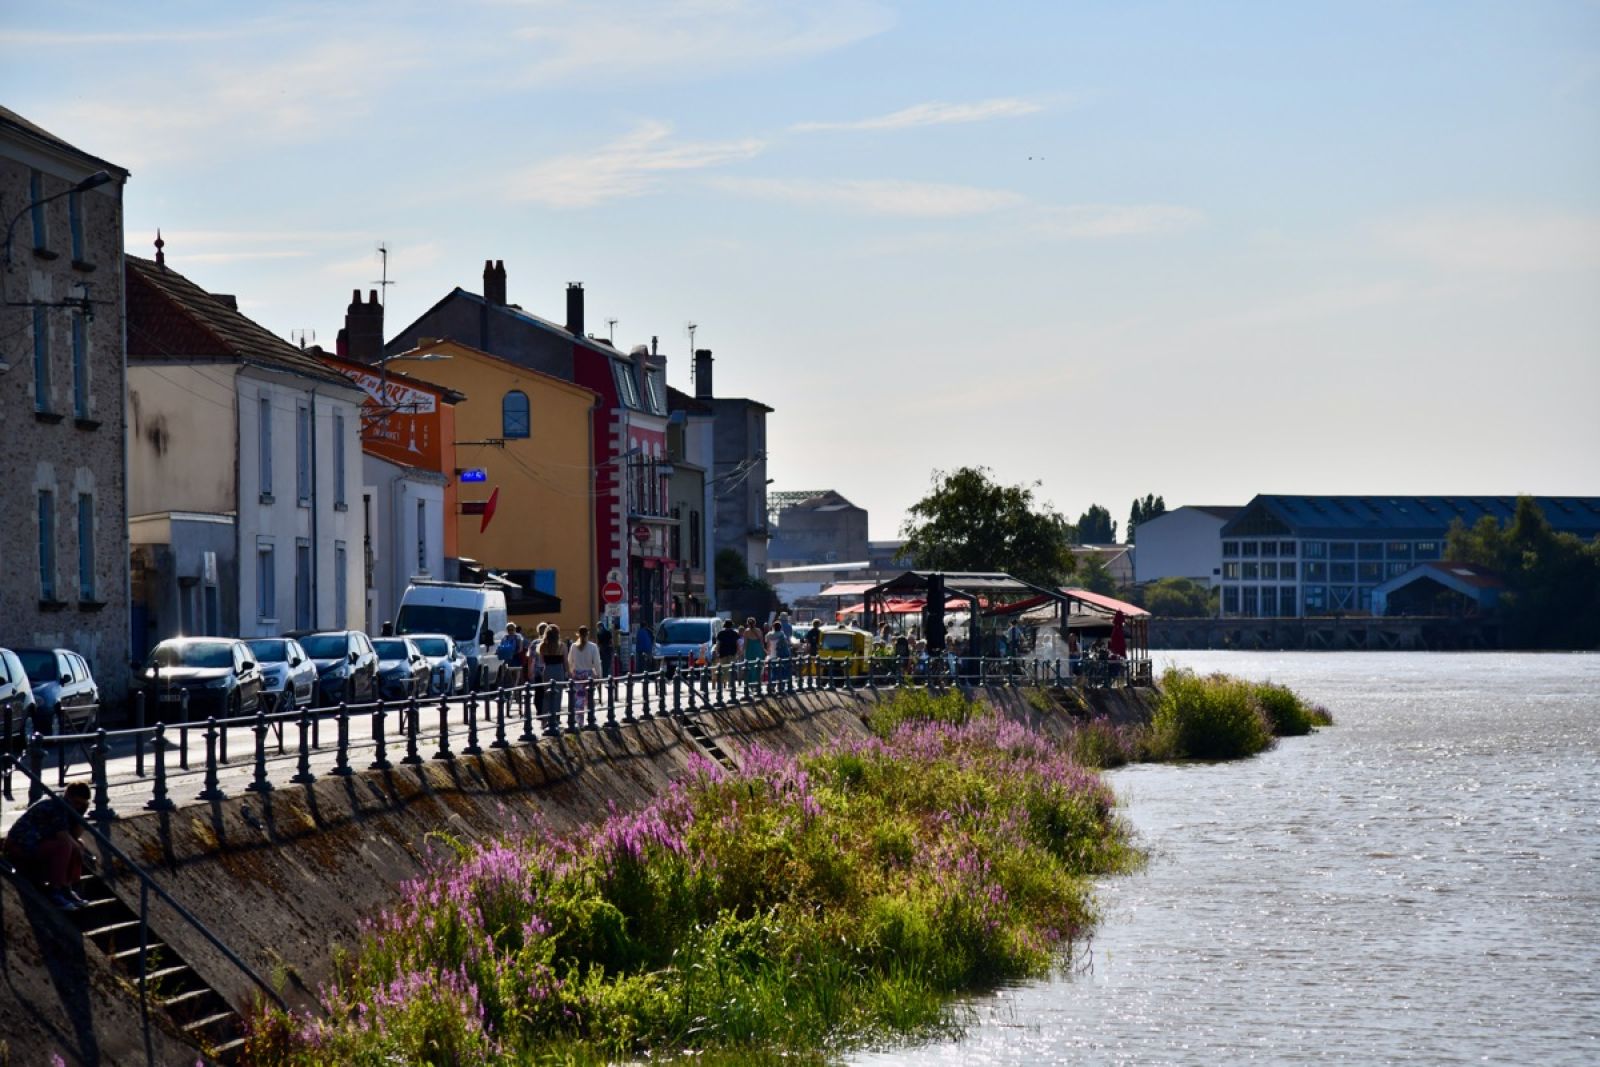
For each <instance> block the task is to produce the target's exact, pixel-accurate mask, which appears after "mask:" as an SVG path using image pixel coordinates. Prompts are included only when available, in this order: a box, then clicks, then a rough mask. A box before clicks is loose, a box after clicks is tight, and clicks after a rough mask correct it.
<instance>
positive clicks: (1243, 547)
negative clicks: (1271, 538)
mask: <svg viewBox="0 0 1600 1067" xmlns="http://www.w3.org/2000/svg"><path fill="white" fill-rule="evenodd" d="M1260 551H1261V545H1260V543H1259V542H1256V541H1244V542H1242V543H1241V544H1240V545H1239V554H1240V555H1242V556H1254V555H1257V554H1259V553H1260Z"/></svg>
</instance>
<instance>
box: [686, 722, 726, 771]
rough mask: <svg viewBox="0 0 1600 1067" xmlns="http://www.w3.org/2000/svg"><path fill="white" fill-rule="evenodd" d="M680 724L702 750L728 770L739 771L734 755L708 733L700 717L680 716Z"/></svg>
mask: <svg viewBox="0 0 1600 1067" xmlns="http://www.w3.org/2000/svg"><path fill="white" fill-rule="evenodd" d="M678 724H679V725H680V726H682V727H683V732H684V733H686V734H688V735H689V740H690V741H693V742H694V744H695V747H696V748H698V749H699V750H700V751H702V752H704V753H705V754H706V755H708V756H710V757H711V758H712V759H714V760H716V761H717V762H718V763H720V764H722V766H723V767H724V768H725V769H726V770H730V771H737V770H738V769H739V767H738V765H737V764H735V763H734V762H733V757H731V756H729V755H728V753H727V752H726V751H725V750H724V749H723V748H722V746H721V745H719V744H717V743H716V741H715V740H713V739H712V737H711V735H710V734H708V733H706V731H705V727H703V726H701V725H700V720H699V719H698V718H696V717H695V716H693V715H684V716H680V717H679V719H678Z"/></svg>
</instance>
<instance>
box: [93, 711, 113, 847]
mask: <svg viewBox="0 0 1600 1067" xmlns="http://www.w3.org/2000/svg"><path fill="white" fill-rule="evenodd" d="M89 774H90V777H91V778H93V780H94V812H93V813H92V814H91V815H90V816H89V817H90V818H91V819H94V820H96V821H97V822H102V823H107V822H110V821H111V820H112V819H115V818H116V817H117V813H116V812H114V811H112V810H111V796H110V783H108V782H107V781H106V730H105V727H103V726H102V727H100V729H98V730H96V731H95V732H94V745H93V747H91V748H90V749H89Z"/></svg>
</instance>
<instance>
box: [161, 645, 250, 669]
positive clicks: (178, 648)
mask: <svg viewBox="0 0 1600 1067" xmlns="http://www.w3.org/2000/svg"><path fill="white" fill-rule="evenodd" d="M149 665H150V666H152V667H202V668H208V669H218V668H220V669H223V670H232V669H233V646H232V645H230V644H228V643H227V642H224V641H184V642H182V643H175V644H170V645H157V646H156V649H155V651H154V652H152V653H150V664H149Z"/></svg>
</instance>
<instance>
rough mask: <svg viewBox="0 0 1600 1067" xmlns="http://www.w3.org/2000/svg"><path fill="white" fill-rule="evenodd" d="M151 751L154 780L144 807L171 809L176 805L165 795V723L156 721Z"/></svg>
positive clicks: (158, 809) (152, 809)
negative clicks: (154, 762) (153, 759)
mask: <svg viewBox="0 0 1600 1067" xmlns="http://www.w3.org/2000/svg"><path fill="white" fill-rule="evenodd" d="M151 741H152V742H153V746H152V751H153V752H154V754H155V761H156V767H155V782H154V783H153V784H152V785H151V788H150V799H149V800H147V801H145V805H144V806H145V807H146V808H148V809H150V810H151V811H171V810H172V809H174V808H176V807H177V806H178V805H176V804H174V803H173V802H172V798H171V797H169V796H168V795H167V725H166V723H160V722H158V723H156V732H155V736H154V737H153V738H151Z"/></svg>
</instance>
